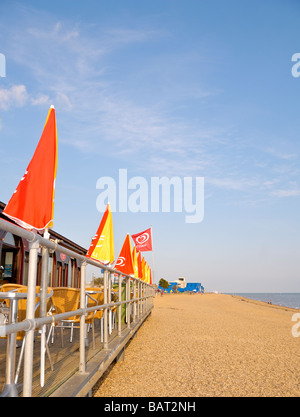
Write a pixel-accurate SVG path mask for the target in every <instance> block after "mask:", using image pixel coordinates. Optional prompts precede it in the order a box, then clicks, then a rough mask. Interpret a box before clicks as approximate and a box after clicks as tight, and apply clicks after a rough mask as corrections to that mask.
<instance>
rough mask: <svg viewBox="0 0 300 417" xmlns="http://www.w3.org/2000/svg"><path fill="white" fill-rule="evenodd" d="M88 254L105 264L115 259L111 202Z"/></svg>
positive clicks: (89, 256)
mask: <svg viewBox="0 0 300 417" xmlns="http://www.w3.org/2000/svg"><path fill="white" fill-rule="evenodd" d="M86 256H87V257H88V258H92V259H96V260H97V261H100V262H102V263H104V264H109V263H112V262H113V261H114V259H115V251H114V232H113V221H112V214H111V211H110V204H107V207H106V210H105V212H104V214H103V217H102V220H101V223H100V226H99V228H98V230H97V233H96V235H95V237H94V239H93V241H92V243H91V246H90V248H89V250H88V253H87V255H86Z"/></svg>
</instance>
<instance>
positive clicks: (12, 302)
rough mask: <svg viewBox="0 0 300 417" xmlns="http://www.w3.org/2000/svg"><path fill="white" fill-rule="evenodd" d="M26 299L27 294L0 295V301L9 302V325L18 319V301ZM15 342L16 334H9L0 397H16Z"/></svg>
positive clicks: (11, 292)
mask: <svg viewBox="0 0 300 417" xmlns="http://www.w3.org/2000/svg"><path fill="white" fill-rule="evenodd" d="M37 296H39V294H37ZM25 298H27V293H24V292H15V291H8V292H2V293H0V299H1V300H2V299H3V300H9V323H8V324H14V323H16V322H17V317H18V301H19V300H24V299H25ZM16 340H17V333H11V334H9V335H8V336H7V347H6V374H5V385H4V388H3V391H2V396H4V394H7V393H9V396H18V389H17V384H15V383H14V378H15V368H16Z"/></svg>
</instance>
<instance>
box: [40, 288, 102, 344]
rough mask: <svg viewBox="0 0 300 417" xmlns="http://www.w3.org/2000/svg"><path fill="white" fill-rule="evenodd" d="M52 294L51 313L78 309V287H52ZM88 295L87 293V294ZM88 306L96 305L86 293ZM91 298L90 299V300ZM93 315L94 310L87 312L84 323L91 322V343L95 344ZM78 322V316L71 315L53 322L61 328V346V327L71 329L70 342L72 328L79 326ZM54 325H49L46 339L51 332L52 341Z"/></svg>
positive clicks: (71, 339)
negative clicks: (58, 321)
mask: <svg viewBox="0 0 300 417" xmlns="http://www.w3.org/2000/svg"><path fill="white" fill-rule="evenodd" d="M52 291H53V296H52V305H53V307H52V310H51V312H52V314H60V313H66V312H68V311H69V312H70V311H72V310H78V309H79V308H80V289H78V288H69V287H54V288H52ZM87 295H88V294H87ZM88 299H89V301H88V305H87V306H88V307H92V306H93V305H97V301H96V300H94V299H93V297H91V296H89V295H88ZM90 300H91V301H90ZM94 316H95V312H94V311H92V312H89V313H88V314H87V316H86V318H85V322H86V324H91V325H92V327H93V345H94V346H95V338H94ZM79 323H80V316H72V317H70V318H68V319H63V320H61V322H60V323H55V324H54V326H55V327H58V328H60V329H61V343H62V347H64V343H63V329H65V328H68V329H71V335H70V342H72V341H73V333H74V328H79ZM54 326H51V329H50V332H49V335H48V340H49V338H50V335H51V333H52V343H53V341H54V331H53V329H54Z"/></svg>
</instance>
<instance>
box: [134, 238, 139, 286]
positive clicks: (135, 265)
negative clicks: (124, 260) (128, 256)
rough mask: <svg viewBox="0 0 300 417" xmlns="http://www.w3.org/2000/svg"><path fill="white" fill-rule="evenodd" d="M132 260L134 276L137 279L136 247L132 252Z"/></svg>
mask: <svg viewBox="0 0 300 417" xmlns="http://www.w3.org/2000/svg"><path fill="white" fill-rule="evenodd" d="M132 259H133V267H134V276H135V278H138V277H139V268H138V260H137V254H136V247H135V246H134V248H133V251H132Z"/></svg>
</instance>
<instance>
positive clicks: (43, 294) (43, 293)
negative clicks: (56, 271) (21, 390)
mask: <svg viewBox="0 0 300 417" xmlns="http://www.w3.org/2000/svg"><path fill="white" fill-rule="evenodd" d="M48 262H49V250H48V248H46V247H45V246H43V248H42V274H41V288H40V300H41V304H40V317H45V316H46V314H47V288H48ZM40 333H41V369H40V382H41V387H43V386H44V383H45V351H46V325H45V324H43V325H42V326H41V330H40Z"/></svg>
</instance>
